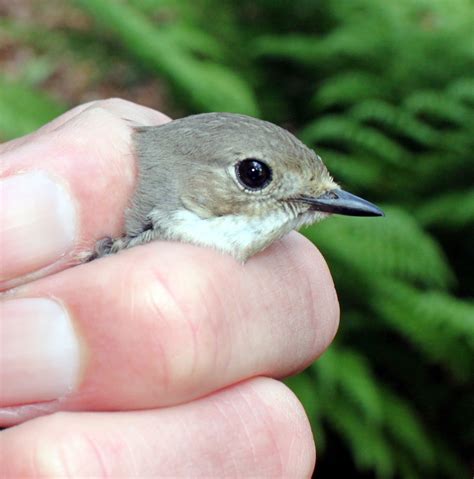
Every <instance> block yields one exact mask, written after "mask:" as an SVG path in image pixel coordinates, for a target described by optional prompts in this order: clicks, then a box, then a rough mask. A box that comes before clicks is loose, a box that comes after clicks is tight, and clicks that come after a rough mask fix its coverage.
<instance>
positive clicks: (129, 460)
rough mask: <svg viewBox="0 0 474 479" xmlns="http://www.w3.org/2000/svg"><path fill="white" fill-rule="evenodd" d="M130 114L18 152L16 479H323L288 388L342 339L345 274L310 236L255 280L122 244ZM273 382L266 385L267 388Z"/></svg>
mask: <svg viewBox="0 0 474 479" xmlns="http://www.w3.org/2000/svg"><path fill="white" fill-rule="evenodd" d="M167 120H168V119H167V118H166V117H165V116H164V115H162V114H160V113H158V112H155V111H153V110H150V109H147V108H144V107H141V106H138V105H134V104H131V103H128V102H125V101H122V100H108V101H100V102H93V103H91V104H87V105H82V106H80V107H78V108H75V109H73V110H71V111H70V112H68V113H66V114H65V115H63V116H61V117H59V118H57V119H56V120H55V121H53V122H52V123H50V124H48V125H46V126H45V127H43V128H42V129H40V130H39V131H38V132H36V133H34V134H32V135H29V136H27V137H24V138H21V139H19V140H15V141H13V142H9V143H6V144H4V145H0V154H1V156H2V160H1V163H0V177H1V178H2V179H1V181H0V185H1V186H0V188H1V190H0V195H1V196H0V203H1V210H0V252H1V283H0V284H1V287H2V289H3V290H4V291H5V292H4V296H3V298H2V300H1V316H0V341H1V350H0V362H1V364H0V366H1V367H0V425H3V426H13V425H15V427H11V428H9V429H6V430H4V431H2V432H1V433H0V454H1V455H0V472H1V473H2V477H30V476H41V475H43V476H47V477H62V476H66V475H68V476H71V477H92V476H93V477H105V476H108V477H117V476H121V477H127V476H130V477H145V476H146V477H150V476H155V477H156V476H188V477H189V476H215V477H224V476H225V477H248V476H280V477H285V476H287V477H310V476H311V473H312V470H313V466H314V443H313V438H312V434H311V430H310V427H309V425H308V421H307V419H306V417H305V415H304V412H303V410H302V407H301V405H300V404H299V403H298V401H297V400H296V398H295V397H294V396H293V394H292V393H291V392H290V391H289V390H288V389H287V388H286V387H285V386H283V385H282V384H281V383H280V382H278V381H276V380H274V379H269V378H280V377H284V376H287V375H289V374H293V373H295V372H297V371H299V370H301V369H303V368H304V367H305V366H307V365H308V364H309V363H311V362H312V361H313V360H314V358H315V357H317V356H318V355H320V354H321V353H322V352H323V351H324V349H325V348H326V347H327V346H328V345H329V343H330V342H331V340H332V339H333V337H334V334H335V332H336V329H337V323H338V315H339V310H338V304H337V298H336V295H335V291H334V286H333V283H332V279H331V277H330V274H329V272H328V269H327V266H326V264H325V262H324V260H323V259H322V257H321V255H320V254H319V253H318V251H317V250H316V248H314V246H312V245H311V244H310V243H309V242H308V241H307V240H305V239H304V238H303V237H302V236H301V235H298V234H297V233H293V234H291V235H289V236H287V237H286V238H284V239H283V240H281V241H279V242H277V243H275V244H274V245H272V246H271V247H270V248H268V249H267V250H266V251H264V252H263V253H261V254H259V255H257V256H255V257H253V258H252V259H251V260H249V261H248V262H247V263H246V264H245V265H241V264H239V263H237V262H235V261H234V260H233V259H232V258H231V257H228V256H226V255H223V254H220V253H217V252H215V251H213V250H210V249H205V248H199V247H196V246H191V245H186V244H178V243H167V242H153V243H150V244H148V245H144V246H140V247H137V248H132V249H130V250H126V251H124V252H122V253H120V254H117V255H114V256H110V257H106V258H103V259H100V260H97V261H93V262H91V263H87V264H81V265H79V266H77V267H72V266H75V265H76V264H77V263H78V258H79V257H80V256H81V254H82V253H84V252H85V251H87V250H90V249H91V248H92V247H93V245H94V244H95V241H96V240H97V239H99V238H102V237H104V236H118V235H119V234H120V233H121V231H122V228H123V223H122V221H123V212H124V210H125V208H126V206H127V201H128V199H129V198H130V197H131V194H132V192H133V188H134V183H135V177H136V167H135V160H134V155H133V152H132V147H131V127H130V124H131V122H136V123H140V124H160V123H163V122H165V121H167ZM262 376H264V377H262Z"/></svg>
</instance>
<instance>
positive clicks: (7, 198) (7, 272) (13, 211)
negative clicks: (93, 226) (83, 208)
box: [0, 171, 76, 280]
mask: <svg viewBox="0 0 474 479" xmlns="http://www.w3.org/2000/svg"><path fill="white" fill-rule="evenodd" d="M0 205H1V208H0V251H1V253H0V254H1V258H0V259H1V265H2V267H1V273H0V279H2V280H5V279H10V278H13V277H17V276H20V275H23V274H25V273H29V272H31V271H35V270H37V269H39V268H41V267H43V266H47V265H48V264H50V263H52V262H54V261H55V260H56V259H58V258H59V257H60V256H61V255H62V254H64V253H65V252H67V250H68V249H69V248H70V247H71V246H72V245H73V242H74V237H75V232H76V212H75V208H74V204H73V201H72V199H71V197H70V196H69V194H68V192H67V191H66V190H65V188H64V187H63V186H61V185H59V184H57V183H55V182H54V181H53V180H52V179H51V178H50V177H49V176H48V175H47V174H46V173H44V172H40V171H33V172H29V173H24V174H19V175H15V176H10V177H8V178H5V179H3V180H1V181H0Z"/></svg>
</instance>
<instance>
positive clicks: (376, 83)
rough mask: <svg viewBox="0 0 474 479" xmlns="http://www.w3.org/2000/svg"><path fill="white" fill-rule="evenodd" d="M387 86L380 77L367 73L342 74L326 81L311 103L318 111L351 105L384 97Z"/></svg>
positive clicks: (352, 72) (351, 72)
mask: <svg viewBox="0 0 474 479" xmlns="http://www.w3.org/2000/svg"><path fill="white" fill-rule="evenodd" d="M386 92H387V86H386V85H385V84H384V83H383V80H382V79H380V77H377V76H375V75H372V74H370V73H367V72H361V71H350V72H344V73H341V74H339V75H336V76H332V77H330V78H329V79H328V80H326V81H325V82H324V83H323V84H322V85H321V86H320V87H319V89H318V91H317V92H316V93H315V95H314V97H313V100H312V103H313V104H314V105H315V106H316V107H317V108H318V109H325V108H329V107H333V106H343V105H352V104H354V103H357V102H359V101H361V100H363V99H366V98H374V97H378V96H380V97H381V96H383V95H386Z"/></svg>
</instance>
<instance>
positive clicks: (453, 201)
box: [415, 189, 474, 228]
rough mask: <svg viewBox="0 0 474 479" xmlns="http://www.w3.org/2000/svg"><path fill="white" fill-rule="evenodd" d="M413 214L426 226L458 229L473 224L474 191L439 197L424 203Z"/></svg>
mask: <svg viewBox="0 0 474 479" xmlns="http://www.w3.org/2000/svg"><path fill="white" fill-rule="evenodd" d="M415 214H416V216H417V218H419V219H420V221H421V222H422V224H424V225H427V226H431V225H439V226H441V227H444V228H459V227H462V226H465V225H467V224H470V223H474V189H471V190H468V191H457V192H455V193H446V194H444V195H441V196H439V197H437V198H435V199H432V200H431V201H429V202H425V203H424V204H423V205H422V206H421V207H420V208H419V209H418V210H417V211H416V212H415Z"/></svg>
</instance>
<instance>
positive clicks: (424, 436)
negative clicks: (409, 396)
mask: <svg viewBox="0 0 474 479" xmlns="http://www.w3.org/2000/svg"><path fill="white" fill-rule="evenodd" d="M379 392H380V396H381V398H382V406H383V412H384V419H385V427H386V429H387V433H388V434H389V435H390V437H392V438H393V439H394V441H395V442H396V444H397V445H398V446H399V447H400V448H401V449H407V448H408V447H409V448H410V450H406V452H407V453H411V455H412V457H413V458H414V459H415V460H416V461H417V462H418V463H419V464H422V465H424V466H427V465H428V466H433V465H434V463H435V452H434V450H433V446H432V444H431V441H430V438H429V434H428V433H427V432H426V430H425V429H424V427H423V426H422V425H421V423H420V421H419V419H418V416H417V414H416V411H414V410H413V409H412V407H411V406H410V405H409V403H408V402H407V401H405V400H403V399H402V398H401V397H399V396H396V395H395V394H394V393H393V392H392V391H390V390H389V389H388V388H387V387H384V386H380V387H379Z"/></svg>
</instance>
